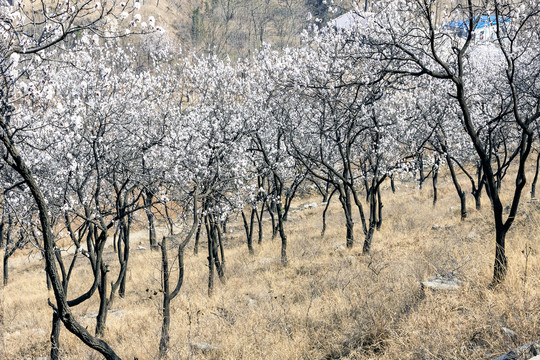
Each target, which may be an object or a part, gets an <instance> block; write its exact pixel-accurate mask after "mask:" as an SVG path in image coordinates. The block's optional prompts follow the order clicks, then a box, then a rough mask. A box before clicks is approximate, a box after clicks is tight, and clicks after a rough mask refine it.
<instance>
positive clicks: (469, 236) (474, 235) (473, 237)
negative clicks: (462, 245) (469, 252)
mask: <svg viewBox="0 0 540 360" xmlns="http://www.w3.org/2000/svg"><path fill="white" fill-rule="evenodd" d="M476 237H477V235H476V233H475V232H474V231H471V232H470V233H468V234H467V239H475V238H476Z"/></svg>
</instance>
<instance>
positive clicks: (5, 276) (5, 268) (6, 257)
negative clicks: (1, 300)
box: [3, 251, 9, 286]
mask: <svg viewBox="0 0 540 360" xmlns="http://www.w3.org/2000/svg"><path fill="white" fill-rule="evenodd" d="M8 259H9V255H8V252H7V251H4V261H3V262H4V274H3V275H4V276H3V279H4V281H3V284H4V286H7V284H8V280H9V270H8Z"/></svg>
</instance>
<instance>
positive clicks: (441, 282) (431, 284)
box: [422, 274, 461, 290]
mask: <svg viewBox="0 0 540 360" xmlns="http://www.w3.org/2000/svg"><path fill="white" fill-rule="evenodd" d="M460 285H461V281H459V280H458V279H457V278H456V277H455V276H454V275H453V274H449V275H440V274H437V275H435V276H433V277H431V279H429V280H427V281H423V282H422V289H424V288H429V289H432V290H457V289H458V288H459V287H460Z"/></svg>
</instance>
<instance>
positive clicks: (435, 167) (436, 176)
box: [431, 158, 439, 206]
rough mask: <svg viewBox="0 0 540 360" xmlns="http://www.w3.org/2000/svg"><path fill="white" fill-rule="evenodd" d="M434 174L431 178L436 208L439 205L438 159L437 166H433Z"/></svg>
mask: <svg viewBox="0 0 540 360" xmlns="http://www.w3.org/2000/svg"><path fill="white" fill-rule="evenodd" d="M431 171H432V174H431V178H432V180H433V181H432V183H433V206H435V205H436V204H437V182H438V180H439V160H438V158H437V160H436V161H435V164H434V165H433V168H432V170H431Z"/></svg>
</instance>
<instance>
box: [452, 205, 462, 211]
mask: <svg viewBox="0 0 540 360" xmlns="http://www.w3.org/2000/svg"><path fill="white" fill-rule="evenodd" d="M460 209H461V207H460V206H451V207H450V211H455V210H460Z"/></svg>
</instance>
